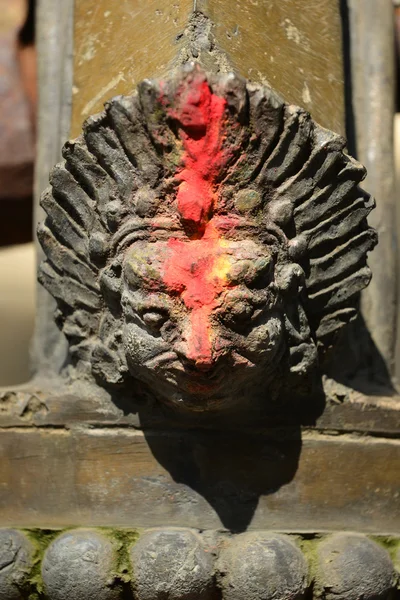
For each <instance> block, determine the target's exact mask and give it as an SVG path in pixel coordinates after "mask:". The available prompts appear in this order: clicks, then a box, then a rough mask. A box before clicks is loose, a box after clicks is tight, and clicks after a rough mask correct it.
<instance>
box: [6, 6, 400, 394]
mask: <svg viewBox="0 0 400 600" xmlns="http://www.w3.org/2000/svg"><path fill="white" fill-rule="evenodd" d="M35 3H36V0H0V386H11V385H17V384H20V383H23V382H25V381H27V380H28V379H29V377H30V370H29V351H30V339H31V336H32V332H33V326H34V313H35V288H36V283H35V282H36V274H35V271H36V264H35V251H34V245H33V228H34V226H33V216H32V206H33V199H32V195H33V172H34V157H35V119H36V107H37V86H36V56H35ZM393 29H394V30H395V31H396V54H397V57H399V56H400V0H394V2H393ZM388 33H390V32H388ZM398 64H399V61H398V60H397V65H398ZM398 70H399V69H398V68H397V72H398ZM399 81H400V78H399V77H397V89H399ZM399 98H400V94H399V92H397V101H396V104H397V111H398V114H397V115H396V116H395V119H394V123H393V127H394V139H395V157H396V168H397V190H398V191H399V190H400V102H399ZM398 213H399V214H398V217H397V219H398V231H400V210H399V211H398ZM399 279H400V278H399ZM398 350H399V351H398V352H397V355H398V357H400V343H398ZM397 362H398V364H397V366H396V371H397V377H399V374H400V360H399V358H398V361H397Z"/></svg>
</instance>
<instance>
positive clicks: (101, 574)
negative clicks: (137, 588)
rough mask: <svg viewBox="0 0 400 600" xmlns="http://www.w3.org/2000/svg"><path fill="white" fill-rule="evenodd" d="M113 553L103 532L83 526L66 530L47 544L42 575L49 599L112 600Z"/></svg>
mask: <svg viewBox="0 0 400 600" xmlns="http://www.w3.org/2000/svg"><path fill="white" fill-rule="evenodd" d="M115 558H116V557H115V555H114V549H113V546H112V543H111V542H110V541H109V540H108V539H107V538H106V537H104V536H103V535H101V534H99V533H97V532H95V531H89V530H85V529H80V530H79V529H78V530H74V531H69V532H68V533H64V534H62V535H60V536H59V537H58V538H56V539H55V540H54V541H53V542H52V543H51V544H50V546H49V548H48V549H47V551H46V554H45V556H44V559H43V563H42V576H43V582H44V587H45V592H46V595H47V596H48V598H49V600H116V599H117V598H119V597H120V589H119V587H118V585H115V583H116V582H115V579H114V575H113V569H114V568H115Z"/></svg>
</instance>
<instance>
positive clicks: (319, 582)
mask: <svg viewBox="0 0 400 600" xmlns="http://www.w3.org/2000/svg"><path fill="white" fill-rule="evenodd" d="M317 554H318V565H317V576H316V587H317V589H320V590H322V592H323V595H324V597H325V598H326V600H359V599H360V598H363V600H378V599H383V598H386V597H387V596H388V594H389V592H390V590H391V589H392V587H393V584H394V568H393V564H392V561H391V560H390V556H389V554H388V553H387V552H386V550H385V549H384V548H382V547H381V546H379V545H378V544H376V543H375V542H373V541H372V540H369V539H368V538H367V537H366V536H364V535H361V534H356V533H336V534H334V535H331V536H330V537H328V538H327V539H326V540H324V541H323V542H321V543H320V544H319V547H318V550H317Z"/></svg>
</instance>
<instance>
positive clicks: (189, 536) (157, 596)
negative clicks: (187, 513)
mask: <svg viewBox="0 0 400 600" xmlns="http://www.w3.org/2000/svg"><path fill="white" fill-rule="evenodd" d="M130 555H131V560H132V566H133V581H134V588H135V593H136V597H137V599H138V600H162V599H165V598H168V599H169V600H189V598H190V599H193V598H195V599H196V600H205V599H206V598H209V597H210V593H211V591H212V585H213V557H212V555H211V554H210V553H208V552H207V551H206V549H205V547H204V546H203V543H202V540H201V538H200V536H199V535H198V534H197V533H194V532H193V531H190V530H184V529H173V528H171V529H157V530H150V531H147V532H146V533H145V534H144V535H143V536H141V538H140V539H139V541H138V542H137V543H136V544H135V545H134V546H133V547H132V548H131V552H130Z"/></svg>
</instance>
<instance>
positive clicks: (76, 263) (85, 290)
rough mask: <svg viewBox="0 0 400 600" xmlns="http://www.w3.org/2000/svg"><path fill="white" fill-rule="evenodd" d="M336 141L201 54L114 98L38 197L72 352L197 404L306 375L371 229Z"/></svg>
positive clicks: (254, 393)
mask: <svg viewBox="0 0 400 600" xmlns="http://www.w3.org/2000/svg"><path fill="white" fill-rule="evenodd" d="M344 147H345V141H344V140H343V139H342V138H341V137H340V136H338V135H337V134H335V133H332V132H330V131H327V130H325V129H323V128H322V127H320V126H319V125H317V124H316V123H314V122H313V121H312V119H311V117H310V115H309V114H308V113H307V112H306V111H304V110H303V109H301V108H298V107H296V106H291V105H287V104H285V103H284V102H283V101H282V100H281V99H280V98H279V97H278V96H277V95H276V94H275V92H273V91H272V90H270V89H268V88H265V87H261V86H258V85H253V84H250V83H246V81H244V80H243V79H241V78H239V77H238V76H234V75H224V76H214V75H212V76H211V75H210V76H208V75H206V74H205V73H204V72H203V71H202V70H201V69H200V68H199V67H198V66H193V65H191V66H190V67H188V68H186V69H184V70H182V71H181V72H180V73H179V74H177V75H176V76H175V77H174V78H172V79H170V80H168V81H156V82H153V81H144V82H143V83H142V84H140V85H139V87H138V91H137V94H134V95H132V96H127V97H117V98H114V99H112V100H111V101H110V102H109V103H108V104H107V105H106V107H105V111H104V112H103V113H101V114H100V115H97V116H95V117H92V118H90V119H89V120H88V121H87V122H86V123H85V124H84V127H83V134H82V135H81V136H80V137H78V138H77V139H76V140H74V141H70V142H67V143H66V144H65V146H64V149H63V157H64V162H63V163H62V164H59V165H57V166H56V167H55V168H54V169H53V171H52V173H51V176H50V183H51V187H50V188H49V189H48V190H47V191H46V192H45V193H44V194H43V197H42V206H43V207H44V209H45V211H46V212H47V218H46V220H45V222H44V223H43V224H41V225H40V227H39V231H38V235H39V239H40V242H41V244H42V246H43V249H44V251H45V254H46V257H47V258H46V260H45V261H44V262H43V263H42V265H41V267H40V274H39V277H40V281H41V283H42V284H43V285H44V286H45V287H46V288H47V289H48V290H49V292H50V293H51V294H52V295H53V296H54V297H55V299H56V301H57V305H58V310H57V314H56V320H57V323H58V325H59V327H60V328H61V329H62V331H63V332H64V333H65V335H66V337H67V338H68V341H69V345H70V356H71V363H72V364H73V365H74V366H75V367H76V368H78V369H79V372H80V373H82V372H86V373H88V374H89V373H91V375H93V376H94V377H95V379H96V380H97V381H98V382H99V383H100V384H101V385H104V386H105V387H110V386H116V387H117V388H118V389H121V390H124V391H125V393H129V389H130V388H132V384H133V381H134V380H139V381H141V382H143V383H144V384H147V385H148V387H149V388H150V390H151V391H152V393H153V394H154V395H155V396H156V397H157V398H159V399H161V400H163V401H165V402H167V403H168V404H169V405H173V406H176V407H181V408H183V409H189V410H193V411H206V410H216V409H224V408H230V407H233V406H235V405H243V404H245V403H246V402H249V401H254V400H255V399H256V398H258V399H260V401H261V402H262V403H265V404H266V405H268V404H274V403H275V404H276V402H277V401H278V400H279V399H280V398H281V397H283V396H285V395H290V394H293V393H299V392H303V393H304V394H307V393H309V392H310V390H312V388H313V385H314V382H315V379H316V378H318V362H319V360H320V358H321V356H323V355H324V353H325V352H326V351H327V349H329V348H330V347H332V345H333V344H334V342H335V339H336V337H337V335H338V333H339V332H340V330H341V329H342V327H343V325H345V324H346V323H348V322H349V321H351V320H352V319H354V318H355V316H356V315H357V305H358V298H359V292H360V291H361V290H362V289H363V288H364V287H365V286H367V285H368V283H369V280H370V277H371V273H370V270H369V268H368V266H367V264H366V255H367V252H368V251H369V250H371V249H372V248H373V246H374V244H375V243H376V235H375V232H374V231H373V230H372V229H371V228H369V227H368V224H367V220H366V217H367V215H368V213H369V212H370V210H371V209H372V208H373V200H372V199H371V197H370V196H369V195H368V194H367V193H366V192H364V191H363V190H362V189H361V188H360V187H359V185H358V184H359V183H360V182H361V181H362V179H363V178H364V176H365V170H364V168H363V167H362V166H361V165H360V164H359V163H358V162H357V161H355V160H354V159H352V158H351V157H350V156H348V155H347V154H346V153H345V152H344Z"/></svg>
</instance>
